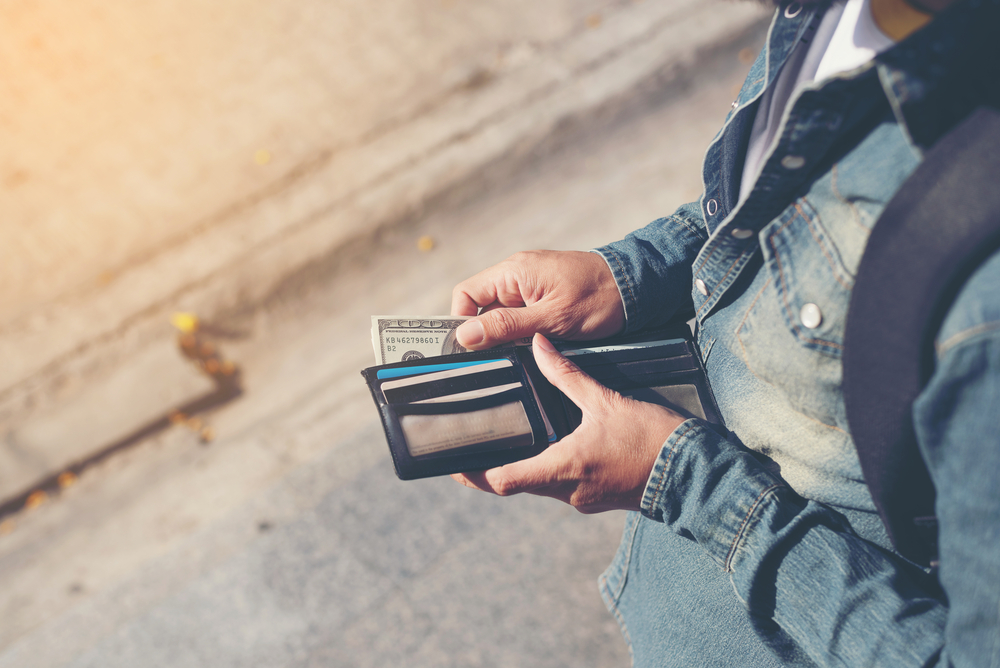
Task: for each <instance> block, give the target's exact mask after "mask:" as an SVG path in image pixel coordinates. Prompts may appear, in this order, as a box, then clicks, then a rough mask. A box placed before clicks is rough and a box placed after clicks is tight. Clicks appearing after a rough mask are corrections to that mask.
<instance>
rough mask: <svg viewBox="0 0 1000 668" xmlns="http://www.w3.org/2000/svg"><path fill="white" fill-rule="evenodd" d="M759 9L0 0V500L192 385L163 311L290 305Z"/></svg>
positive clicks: (653, 88)
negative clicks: (294, 292)
mask: <svg viewBox="0 0 1000 668" xmlns="http://www.w3.org/2000/svg"><path fill="white" fill-rule="evenodd" d="M764 13H765V12H764V11H763V9H762V7H761V6H760V5H758V4H756V3H753V2H736V3H734V2H731V1H730V0H657V1H655V2H654V1H648V0H647V1H645V2H632V1H628V2H624V1H612V0H586V1H579V0H573V1H572V2H570V1H569V0H547V1H546V2H543V3H527V2H500V1H499V0H490V1H489V2H478V3H459V2H447V1H444V0H442V1H440V2H430V3H428V2H420V3H417V2H412V1H410V0H392V2H389V3H379V4H378V6H377V9H376V8H375V6H374V5H371V3H367V4H366V3H358V2H354V1H353V0H343V1H341V2H336V3H325V4H322V6H320V5H316V6H313V5H309V4H308V3H306V4H305V5H303V4H302V3H298V4H297V5H295V6H294V7H292V6H288V7H285V6H279V5H277V4H274V3H271V4H267V3H265V4H263V5H260V4H258V5H255V6H254V8H253V10H252V11H251V10H250V9H248V8H247V7H246V6H245V5H242V4H239V3H235V4H234V3H226V2H218V3H217V2H213V3H210V4H208V5H206V4H205V3H197V2H191V1H190V0H185V1H184V2H181V3H180V4H177V3H167V4H163V3H159V4H157V3H155V2H154V3H141V4H139V5H135V6H133V5H127V4H121V3H119V4H118V5H107V3H99V2H93V1H92V0H82V1H81V2H79V3H73V6H72V7H69V6H67V5H65V3H58V2H50V1H47V0H43V1H41V2H36V3H31V4H27V5H25V4H24V3H14V2H6V3H4V2H2V1H0V26H2V28H0V30H2V33H0V72H3V76H0V87H3V88H0V119H2V120H3V125H4V128H5V129H6V130H7V132H6V133H5V145H4V148H5V154H4V161H3V164H0V211H3V216H4V219H3V223H4V224H3V225H0V360H3V364H2V365H0V504H2V499H8V498H11V496H12V495H17V494H19V493H24V492H25V490H30V489H31V487H32V486H33V485H35V484H37V482H38V481H41V480H45V479H46V478H51V476H53V475H56V474H57V473H58V472H59V471H60V470H63V469H65V468H66V467H67V466H70V465H72V464H73V463H74V462H78V461H80V460H81V459H86V458H87V457H90V456H92V455H93V453H94V450H95V448H98V449H99V448H100V446H101V444H102V443H107V442H108V441H109V440H114V438H115V434H116V433H127V432H128V431H129V430H130V429H134V428H137V427H138V426H141V425H142V424H143V422H144V421H145V420H147V419H148V418H149V417H150V416H152V415H155V414H156V413H157V412H162V409H163V406H168V405H174V404H177V403H182V402H184V401H185V400H188V399H190V398H191V397H192V396H196V395H197V393H198V392H199V391H200V390H201V388H200V386H199V385H198V384H197V382H195V381H192V380H191V379H189V378H186V377H184V375H183V373H184V370H182V369H179V368H178V367H177V365H176V364H173V360H172V356H173V355H174V351H173V350H172V349H171V345H172V344H170V343H169V339H170V336H171V329H170V325H169V324H168V318H169V316H170V314H171V313H172V312H174V311H179V310H191V311H196V312H198V313H199V314H201V315H202V316H205V317H209V318H214V319H219V318H222V319H231V318H232V317H234V316H236V315H238V314H241V313H242V314H245V313H248V312H252V311H254V310H256V309H259V308H261V307H262V306H263V305H264V304H266V303H267V302H268V301H269V300H270V301H273V300H274V299H275V298H277V296H278V295H287V294H288V293H289V286H290V285H297V284H300V283H303V281H304V280H305V278H304V277H308V276H311V275H313V274H316V273H320V274H322V273H323V272H327V271H329V270H330V268H331V267H333V266H336V265H338V264H340V263H343V262H344V261H346V260H349V259H351V258H353V257H355V256H356V255H357V254H358V253H361V252H364V251H365V249H367V248H369V247H370V246H371V244H372V243H375V242H377V240H378V238H379V237H380V236H382V235H385V234H387V233H389V231H391V230H392V229H396V228H400V229H402V228H406V227H408V226H411V225H412V223H413V221H415V220H417V219H419V218H420V217H421V216H422V215H424V214H425V212H427V211H430V210H434V209H436V208H439V206H440V205H441V204H442V202H444V201H448V200H454V199H455V198H456V197H459V198H460V197H464V196H466V195H469V194H473V195H474V194H475V193H476V192H478V191H479V189H481V186H482V184H483V183H484V182H487V181H498V180H503V179H506V178H508V177H509V176H510V175H511V174H512V173H514V172H516V171H517V170H518V169H520V168H521V167H520V165H521V163H522V162H523V159H524V156H528V155H532V154H533V153H535V152H537V151H538V150H541V148H542V147H544V146H546V145H549V144H551V143H552V142H553V141H557V138H558V137H560V136H569V135H570V134H572V131H573V128H576V127H580V126H586V125H588V124H589V123H592V122H594V121H599V120H600V119H601V118H604V117H608V116H613V115H615V114H618V113H620V112H621V111H622V110H623V109H627V108H629V107H630V106H631V105H634V104H635V99H637V97H638V98H648V97H649V96H650V95H657V94H660V95H666V94H668V93H666V92H664V91H667V90H668V89H670V90H674V92H675V93H676V91H677V90H681V89H683V88H684V86H686V85H692V84H693V83H695V82H696V81H697V80H698V78H699V77H701V76H703V75H702V74H701V73H700V72H698V71H697V70H698V67H699V65H698V63H700V62H701V61H702V60H703V59H704V58H705V57H707V56H708V55H709V54H711V53H712V52H714V50H715V49H716V48H717V45H719V44H725V43H730V42H732V41H733V40H739V39H742V38H744V37H745V35H746V34H747V31H748V30H753V29H755V26H759V24H760V21H761V20H762V19H763V15H764ZM670 94H673V93H670ZM463 193H464V194H463ZM306 282H308V281H306ZM138 369H143V374H142V375H145V376H148V377H151V378H158V379H159V382H158V383H154V384H136V383H134V382H132V380H131V379H132V377H133V375H135V374H136V373H137V372H136V370H138ZM122 397H126V398H127V400H123V399H122ZM67 403H72V404H73V405H72V406H70V407H67V406H66V404H67ZM69 414H72V415H73V416H75V417H74V418H73V419H69V418H68V417H67V415H69Z"/></svg>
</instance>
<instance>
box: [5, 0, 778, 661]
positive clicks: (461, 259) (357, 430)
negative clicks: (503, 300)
mask: <svg viewBox="0 0 1000 668" xmlns="http://www.w3.org/2000/svg"><path fill="white" fill-rule="evenodd" d="M651 4H653V3H648V2H647V3H643V4H642V5H638V7H640V8H642V7H645V6H649V5H651ZM745 4H746V3H744V5H745ZM744 5H727V7H733V8H735V7H743V6H744ZM442 6H447V3H443V4H442ZM567 6H568V4H567ZM618 6H619V5H614V7H618ZM588 7H589V5H588ZM621 7H622V11H623V12H625V11H627V10H629V9H633V8H634V7H633V6H631V5H629V6H625V5H622V6H621ZM234 11H235V10H234ZM219 12H221V13H222V14H224V13H225V11H224V10H223V9H220V10H219ZM603 16H604V17H605V18H604V19H603V21H602V22H598V25H597V26H595V27H589V28H588V30H589V31H590V32H589V33H587V34H588V35H591V34H597V33H598V32H599V30H600V29H601V26H607V24H608V23H612V21H611V19H610V18H609V17H608V15H607V14H604V15H603ZM757 16H758V17H759V13H758V14H757ZM585 20H586V19H585V18H584V21H585ZM730 37H733V39H735V41H730V42H726V43H721V44H720V43H718V42H717V43H715V44H714V46H713V48H712V49H710V50H707V51H705V52H704V53H702V54H701V56H700V57H699V59H698V60H697V61H693V62H690V63H688V65H689V66H691V67H692V68H693V69H691V70H689V71H687V72H688V73H687V74H684V71H682V70H677V69H673V70H671V72H673V74H672V75H670V76H665V75H663V74H662V72H661V74H660V75H659V76H657V77H653V78H651V79H650V78H648V77H645V76H643V77H634V78H633V79H632V80H631V81H632V83H633V84H635V83H636V82H637V81H643V82H646V83H645V84H643V85H641V86H636V85H632V86H630V87H629V88H628V89H627V90H628V91H629V92H628V95H627V96H625V97H615V96H611V97H608V98H606V99H605V100H608V99H613V100H616V102H615V104H612V105H607V104H606V105H605V106H603V107H595V108H593V109H594V111H593V113H590V114H589V115H585V116H573V115H572V114H568V112H567V113H564V114H562V115H561V116H558V118H563V119H566V118H571V119H576V122H571V123H563V124H561V125H559V127H558V128H557V129H556V130H555V131H553V126H552V125H546V126H545V128H544V129H545V132H543V133H542V134H541V135H540V138H536V139H532V140H531V141H529V142H528V143H527V144H525V145H524V147H522V149H521V150H520V151H514V153H513V154H511V153H510V150H509V149H510V147H509V146H508V147H507V149H504V152H503V154H504V155H505V156H507V157H506V158H505V159H504V160H503V161H501V163H502V164H501V168H497V169H492V168H491V169H489V170H486V171H480V172H478V174H479V177H477V178H475V179H472V180H468V179H467V180H466V181H465V182H464V185H463V186H462V187H461V188H453V189H451V190H448V191H447V192H448V196H447V197H438V198H437V199H433V200H421V201H425V202H429V203H428V204H426V205H425V207H424V208H423V210H422V211H420V212H418V213H411V214H410V215H409V217H407V218H406V219H405V221H404V222H405V224H393V225H387V226H383V227H382V228H381V232H380V233H379V234H378V235H375V236H371V237H369V238H367V239H365V240H364V242H363V243H361V242H357V243H355V244H354V245H352V246H349V247H348V248H349V251H350V252H348V253H346V254H342V255H339V256H338V257H337V261H336V262H329V263H325V264H324V265H323V266H321V267H316V266H312V267H310V268H309V270H308V271H297V272H294V273H288V272H286V273H281V272H278V273H279V274H280V277H281V280H279V281H277V282H276V283H275V284H274V289H270V290H268V291H267V293H266V294H264V295H263V296H262V297H261V298H260V299H257V300H255V301H253V302H252V306H253V308H245V309H236V310H232V309H231V310H229V311H226V310H220V311H219V315H218V316H217V318H218V323H219V324H220V325H221V326H224V327H225V328H226V329H228V330H229V331H231V332H235V333H236V335H235V336H234V338H230V339H225V340H222V341H221V342H220V344H221V346H222V347H223V350H224V351H225V353H226V355H227V357H230V358H232V359H234V360H236V361H238V362H239V363H240V364H241V366H242V368H243V369H244V374H245V386H246V392H245V393H244V395H243V396H241V397H240V398H239V399H237V400H235V401H233V402H231V403H229V404H227V405H225V406H223V407H220V408H217V409H215V410H213V411H211V412H209V413H206V414H204V415H202V416H201V417H202V418H203V419H204V420H205V422H206V423H207V424H209V425H210V426H211V427H212V429H213V430H214V432H215V438H214V439H213V440H212V442H211V443H209V444H203V443H201V442H200V440H199V438H198V436H197V435H196V434H195V433H193V432H192V431H191V430H189V429H186V428H184V427H182V426H176V427H173V428H171V429H168V430H166V431H164V432H162V433H160V434H158V435H156V436H154V437H152V438H148V439H144V440H142V441H141V442H139V443H137V444H136V445H135V446H134V447H131V448H129V449H128V450H126V451H123V452H121V453H118V454H117V455H115V456H113V457H110V458H108V459H106V460H104V461H102V462H101V463H100V464H98V465H96V466H94V467H92V468H90V469H88V470H87V471H85V472H84V473H83V474H82V475H81V477H80V478H79V480H78V481H76V483H75V484H74V485H72V486H70V487H68V488H67V489H65V490H64V491H63V492H62V493H61V494H59V495H58V496H56V497H55V498H51V499H49V500H48V502H47V503H43V504H41V505H40V506H39V507H37V508H34V509H32V510H27V511H22V512H19V513H17V514H15V515H12V516H10V517H8V518H7V520H6V521H5V522H3V523H0V591H2V592H3V594H2V595H0V619H2V620H3V623H2V624H0V668H8V667H14V666H19V667H20V666H24V667H31V668H43V667H48V666H102V667H105V666H154V667H155V666H170V667H183V666H269V667H271V666H408V667H420V666H625V665H628V652H627V648H626V647H625V644H624V642H623V640H622V639H621V636H620V634H619V632H618V629H617V627H616V624H615V622H614V620H613V619H612V617H611V616H610V615H609V614H608V613H607V612H606V611H605V610H604V606H603V603H602V602H601V600H600V597H599V595H598V593H597V588H596V578H597V576H598V575H599V574H600V572H601V571H602V570H603V569H604V567H605V566H606V564H607V563H608V562H609V561H610V559H611V556H612V555H613V553H614V551H615V549H616V547H617V543H618V539H619V536H620V529H621V523H622V515H621V514H619V513H606V514H602V515H598V516H590V517H585V516H582V515H578V514H577V513H576V512H575V511H574V510H573V509H571V508H568V507H564V506H562V505H560V504H558V503H556V502H553V501H551V500H548V499H540V498H535V497H527V496H525V497H514V498H510V499H498V498H493V497H490V496H488V495H485V494H480V493H477V492H473V491H472V490H467V489H465V488H463V487H461V486H459V485H457V484H455V483H453V482H452V481H450V480H448V479H436V480H425V481H413V482H406V483H403V482H400V481H398V480H396V479H395V477H394V476H393V473H392V467H391V461H390V459H389V456H388V452H387V448H386V446H385V442H384V439H383V436H382V434H381V430H380V427H379V424H378V420H377V414H376V412H375V410H374V407H373V405H372V403H371V398H370V397H369V396H368V394H367V390H366V389H365V387H364V384H363V382H362V380H361V378H360V376H359V374H358V370H359V369H361V368H363V367H365V366H368V365H370V364H371V363H372V359H371V358H372V353H371V350H370V345H369V336H368V330H369V322H368V317H369V315H371V314H372V313H427V314H431V313H441V312H444V311H446V310H447V308H448V303H449V300H450V292H451V287H452V286H453V285H454V284H455V283H456V282H458V281H460V280H462V279H464V278H466V277H468V276H469V275H471V274H473V273H475V272H477V271H479V270H480V269H482V268H484V267H486V266H488V265H490V264H492V263H494V262H497V261H499V260H501V259H503V258H504V257H506V256H507V255H509V254H511V253H513V252H515V251H517V250H521V249H523V248H576V249H586V248H590V247H593V246H596V245H599V244H601V243H604V242H606V241H609V240H612V239H616V238H619V237H621V236H622V235H624V234H625V233H627V232H628V231H629V230H631V229H633V228H635V227H638V226H641V225H643V224H645V223H646V222H648V221H649V220H652V219H654V218H656V217H658V216H661V215H664V214H665V213H669V212H670V211H672V210H673V209H674V208H675V207H676V206H677V205H678V204H679V203H681V202H684V201H688V200H690V199H692V198H694V197H696V196H697V195H698V193H699V191H700V175H699V173H698V163H699V161H700V159H701V156H702V153H703V150H704V147H705V145H706V144H707V142H708V141H709V140H710V139H711V137H712V136H713V135H714V133H715V132H716V131H717V129H718V125H719V123H720V122H721V120H722V118H723V117H724V116H725V114H726V112H727V111H728V108H729V103H730V101H731V100H732V99H733V97H734V95H735V88H736V87H737V86H738V85H739V83H740V81H741V79H742V75H743V73H744V72H745V71H746V69H747V66H748V63H747V62H746V61H747V56H748V53H750V52H755V48H756V47H759V45H760V43H761V42H762V40H763V34H762V26H761V25H760V24H759V22H757V23H755V22H754V21H749V20H745V21H744V25H743V27H742V28H741V29H740V30H735V29H734V31H733V34H731V35H730ZM747 49H749V51H747ZM574 76H576V78H577V79H578V78H579V77H582V76H584V74H578V75H574ZM487 88H488V87H487ZM623 95H624V94H623ZM551 118H555V116H553V117H550V120H551ZM584 121H586V122H584ZM483 132H484V133H485V134H490V132H493V133H494V134H495V133H496V132H497V130H496V126H494V127H493V129H492V130H490V132H487V131H486V130H483ZM484 136H485V135H484ZM510 136H520V137H528V136H530V137H534V135H528V134H523V133H522V134H521V135H516V134H515V135H508V138H509V137H510ZM484 141H485V140H484ZM480 166H481V165H480ZM466 175H468V171H466ZM15 181H17V179H15ZM20 183H24V182H23V181H21V182H20ZM422 192H424V194H426V193H427V192H430V191H422ZM435 192H438V191H435ZM269 202H270V203H272V204H273V200H268V199H267V198H265V199H263V200H260V201H259V202H258V205H255V206H258V207H266V206H268V205H269ZM275 206H277V205H275ZM281 206H289V205H288V204H287V202H286V203H284V204H281ZM277 208H279V209H280V208H281V207H280V206H277ZM285 210H287V209H285ZM331 216H333V214H331ZM220 225H224V223H220ZM206 230H207V231H206V233H209V232H211V229H208V228H206ZM275 230H276V231H275V234H279V233H281V236H282V238H284V237H285V236H287V234H288V230H287V229H286V230H284V232H281V230H279V229H278V228H275ZM421 237H430V238H431V239H433V240H434V244H433V249H431V250H430V251H426V252H423V251H420V250H418V243H417V240H418V239H420V238H421ZM203 238H207V237H203ZM206 243H207V242H206ZM324 257H325V256H324ZM296 262H298V260H296ZM154 264H155V258H154V259H153V260H151V261H150V262H147V263H139V264H137V265H136V271H142V270H148V268H149V267H150V266H151V265H154ZM293 264H294V263H292V262H290V263H289V264H287V265H283V266H286V267H291V266H292V265H293ZM254 266H255V268H256V269H258V270H259V269H260V267H261V265H259V264H258V265H254ZM297 266H299V267H300V268H301V263H299V265H297ZM227 276H229V277H230V278H231V277H232V275H231V274H225V272H223V273H222V274H219V275H218V276H217V278H216V279H214V280H216V281H218V285H223V286H225V285H231V284H227V283H226V282H225V279H226V277H227ZM237 283H238V281H237ZM237 292H238V290H237ZM84 301H86V300H84ZM67 303H69V302H67ZM158 309H160V310H158ZM163 309H166V306H164V307H162V308H161V307H149V306H148V305H147V310H148V312H149V316H148V317H149V318H150V319H151V320H152V319H155V318H154V316H155V317H156V318H161V323H162V321H163V318H162V317H161V316H162V315H163V313H162V310H163ZM137 331H139V330H133V332H132V333H131V334H126V335H122V337H123V338H119V339H113V340H114V341H115V342H116V344H117V345H118V347H120V348H123V349H124V351H123V352H122V353H121V354H120V356H118V357H110V358H109V357H102V360H105V361H104V362H102V363H101V364H99V365H97V366H96V367H95V368H96V370H94V369H91V370H90V371H88V372H87V373H84V372H82V371H80V372H79V373H78V374H75V375H74V374H72V373H69V374H67V373H65V372H64V377H66V378H68V380H65V382H63V383H62V385H60V386H59V388H58V391H54V392H53V391H49V392H48V393H47V394H44V393H43V396H44V397H45V401H40V402H38V404H37V405H34V406H33V407H32V408H31V410H30V411H28V412H29V413H30V416H29V417H30V419H26V420H24V421H22V422H9V423H8V425H13V426H8V428H7V432H6V433H7V435H8V436H7V446H10V445H11V440H12V439H11V436H10V435H11V434H15V435H21V434H28V435H32V434H34V436H32V438H35V439H36V440H35V442H37V443H44V442H46V439H50V442H51V441H64V440H67V439H70V440H86V439H90V440H91V441H93V442H94V443H100V442H103V441H102V439H104V438H111V437H112V436H113V435H114V434H116V433H121V432H122V431H123V430H124V431H127V430H128V429H129V428H131V424H132V423H131V422H129V420H132V421H133V422H135V421H141V419H146V418H147V417H148V416H151V415H153V414H155V413H156V408H157V406H160V407H161V408H163V409H166V408H168V407H169V406H171V405H173V403H172V402H176V401H178V400H180V399H181V398H182V396H181V395H185V393H195V392H198V391H201V390H202V389H203V387H202V386H200V385H199V382H201V379H200V378H199V377H198V376H197V374H196V373H195V372H194V371H193V370H192V369H191V368H189V367H187V366H185V363H184V362H183V361H182V360H181V359H180V357H179V356H175V357H171V353H173V350H172V349H171V347H172V346H173V343H172V339H171V338H170V334H169V331H168V330H167V329H166V328H165V327H161V328H160V329H155V328H150V329H148V331H147V330H143V331H144V332H146V333H144V334H141V335H140V334H139V333H136V332H137ZM150 332H151V333H150ZM123 342H124V343H123ZM108 359H111V360H113V361H114V363H111V362H108V361H107V360H108ZM74 378H76V380H73V379H74ZM185 383H187V385H184V384H185ZM181 385H184V387H185V388H186V389H184V390H183V391H181V390H179V389H178V387H180V386H181ZM95 388H97V389H95ZM114 388H119V389H118V390H115V389H114ZM123 388H124V389H123ZM98 390H100V391H98ZM123 393H124V394H123ZM95 396H96V397H97V398H95ZM143 411H145V412H143ZM101 415H103V416H104V417H102V418H101V419H100V420H98V419H96V417H100V416H101ZM39 416H44V419H42V418H41V417H39ZM88 416H89V419H88ZM98 423H99V424H98ZM95 424H98V426H94V425H95ZM101 425H103V426H101ZM29 427H30V428H29ZM32 429H34V431H31V430H32ZM46 429H47V430H48V432H46V431H45V430H46ZM101 430H103V431H101ZM46 433H48V434H49V435H48V436H47V435H46ZM52 434H55V436H52ZM73 436H76V439H71V437H73ZM14 440H15V445H17V443H18V441H17V439H14ZM21 442H23V441H21ZM93 447H99V446H95V445H93V444H92V445H91V446H88V448H91V449H92V448H93ZM8 450H11V448H9V447H8ZM30 455H31V452H30V450H29V451H28V452H27V453H25V455H24V456H26V457H27V456H30ZM44 466H48V467H49V469H51V467H52V464H51V462H49V463H47V464H44V463H43V464H39V467H41V468H39V470H43V469H44ZM8 489H14V487H13V486H11V487H9V488H8Z"/></svg>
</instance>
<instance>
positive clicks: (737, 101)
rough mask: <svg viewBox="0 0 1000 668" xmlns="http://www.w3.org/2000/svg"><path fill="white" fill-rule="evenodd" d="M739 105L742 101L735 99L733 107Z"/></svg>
mask: <svg viewBox="0 0 1000 668" xmlns="http://www.w3.org/2000/svg"><path fill="white" fill-rule="evenodd" d="M738 106H740V101H739V100H733V109H735V108H736V107H738Z"/></svg>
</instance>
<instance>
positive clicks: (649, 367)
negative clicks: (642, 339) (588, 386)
mask: <svg viewBox="0 0 1000 668" xmlns="http://www.w3.org/2000/svg"><path fill="white" fill-rule="evenodd" d="M580 368H581V369H583V371H584V372H585V373H587V375H589V376H590V377H592V378H594V379H595V380H597V381H600V382H602V383H603V382H604V381H605V380H612V379H615V378H638V377H642V376H650V375H656V374H664V373H683V372H687V371H695V370H697V369H698V362H697V360H696V359H695V358H694V357H692V356H690V355H685V356H683V357H670V358H667V359H662V360H637V361H634V362H615V363H607V364H594V365H590V364H588V365H586V366H583V365H581V366H580Z"/></svg>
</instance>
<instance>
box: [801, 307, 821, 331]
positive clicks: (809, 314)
mask: <svg viewBox="0 0 1000 668" xmlns="http://www.w3.org/2000/svg"><path fill="white" fill-rule="evenodd" d="M799 319H800V320H801V321H802V324H803V325H804V326H806V327H808V328H809V329H816V328H817V327H819V326H820V324H822V322H823V312H822V311H820V310H819V307H818V306H816V305H815V304H813V303H812V302H810V303H808V304H806V305H805V306H803V307H802V310H801V311H799Z"/></svg>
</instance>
